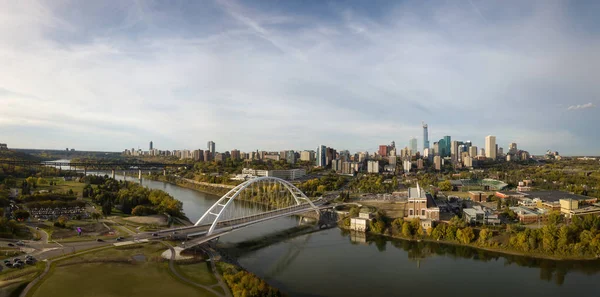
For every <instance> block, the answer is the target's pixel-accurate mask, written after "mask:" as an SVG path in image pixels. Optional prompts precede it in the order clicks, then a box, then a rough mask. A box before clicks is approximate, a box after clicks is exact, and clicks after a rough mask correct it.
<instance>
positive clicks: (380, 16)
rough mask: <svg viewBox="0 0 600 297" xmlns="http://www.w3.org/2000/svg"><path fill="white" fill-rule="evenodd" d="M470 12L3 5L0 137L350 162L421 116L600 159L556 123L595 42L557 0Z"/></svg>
mask: <svg viewBox="0 0 600 297" xmlns="http://www.w3.org/2000/svg"><path fill="white" fill-rule="evenodd" d="M434 2H435V1H434ZM469 2H470V3H466V2H464V4H463V5H456V4H454V3H449V2H446V1H440V2H439V3H432V5H425V4H423V3H422V2H421V1H410V0H409V1H403V2H390V4H387V5H386V6H385V7H381V8H377V9H374V8H371V9H369V10H361V9H359V8H357V7H355V6H353V5H346V4H331V5H327V6H318V7H317V6H310V5H300V6H294V5H295V4H293V3H291V1H282V2H274V4H269V5H262V4H260V3H253V2H236V1H232V0H219V1H215V2H214V3H212V4H211V3H209V2H203V3H202V4H198V5H196V7H194V6H195V4H194V3H193V1H192V2H189V4H188V5H186V6H181V5H166V6H165V7H162V6H160V3H155V4H147V5H146V4H144V3H146V2H137V4H136V3H128V2H127V1H119V2H115V3H118V5H117V4H110V3H109V4H106V5H104V4H103V5H96V4H94V2H86V1H83V2H80V1H74V2H70V1H65V2H60V3H58V2H56V1H40V2H34V1H27V2H23V1H17V2H6V3H3V4H0V65H2V71H0V105H2V106H3V108H0V119H1V121H0V134H1V135H3V136H2V137H3V139H2V140H3V142H9V143H13V145H12V146H13V147H18V146H24V145H25V144H27V145H29V144H36V143H37V144H38V145H39V146H40V147H46V146H47V145H46V144H48V145H50V144H51V145H55V144H56V143H60V140H64V141H65V142H68V141H71V140H72V139H73V141H76V140H77V139H81V141H80V142H78V143H74V144H73V143H64V144H62V145H58V147H67V146H68V147H73V146H75V147H77V148H80V149H94V150H99V149H102V150H113V151H117V150H122V149H123V148H125V147H132V146H134V147H137V146H138V145H140V144H141V145H143V146H145V145H146V143H147V142H148V141H149V140H154V142H155V143H156V145H157V147H159V148H161V149H183V148H190V149H191V148H198V147H200V148H202V147H204V145H205V143H206V141H207V140H214V141H215V142H217V146H218V149H220V150H229V149H233V148H238V149H242V150H255V149H267V150H281V149H288V148H289V149H311V148H314V147H316V146H317V145H318V144H320V143H323V144H327V145H330V146H333V147H336V148H340V149H342V148H343V149H350V150H355V149H363V148H376V147H377V145H378V144H381V143H389V142H390V141H391V140H395V141H396V143H398V144H399V145H402V146H404V145H405V143H407V141H408V139H409V138H410V136H412V135H421V132H420V123H421V121H422V120H424V121H426V122H427V123H428V124H429V127H430V129H429V132H430V139H439V138H441V137H442V136H444V135H452V136H453V139H464V140H466V139H470V140H472V141H473V142H474V144H478V145H479V146H482V145H483V137H484V136H485V135H488V134H497V135H498V136H499V139H498V141H499V142H503V143H504V142H506V143H508V141H505V139H506V140H508V139H513V138H517V137H525V138H526V137H527V135H524V134H523V133H522V132H521V131H528V133H537V135H548V134H549V133H552V131H556V130H558V129H565V132H564V133H565V134H567V133H568V135H569V137H570V139H571V140H572V141H573V142H575V141H580V140H583V141H584V142H581V144H582V145H581V146H578V147H581V148H585V149H589V150H590V151H597V150H598V149H600V143H598V140H594V139H591V138H589V137H586V134H587V133H586V131H585V129H587V128H586V127H587V126H594V125H598V124H600V120H599V119H597V118H595V117H592V116H591V115H586V114H585V113H582V114H581V116H582V117H584V118H583V119H584V120H585V121H583V122H586V123H587V125H582V124H580V123H581V122H582V121H570V120H568V119H565V120H563V121H556V118H558V117H563V116H564V117H568V113H564V112H563V111H564V109H565V107H566V106H570V105H572V107H573V108H569V110H572V109H581V108H584V107H577V106H579V105H577V103H578V102H588V101H589V102H595V101H594V100H595V98H598V96H600V88H599V87H598V85H597V83H596V82H595V81H594V79H593V78H594V77H598V76H599V75H600V71H599V69H600V60H598V59H597V57H596V56H597V52H598V51H600V42H598V41H597V39H596V38H592V37H593V36H592V37H590V36H588V35H586V34H585V30H583V29H584V28H581V27H578V28H579V29H578V30H576V31H574V30H573V29H572V28H573V27H572V23H573V21H574V20H576V21H579V19H574V18H573V17H572V16H569V15H565V13H564V12H565V11H568V10H567V9H565V7H564V5H563V4H562V3H561V2H557V3H554V2H553V3H548V1H539V2H535V1H525V2H522V1H515V2H513V4H514V5H506V4H502V5H499V4H495V3H493V2H485V1H475V2H471V1H469ZM73 6H77V7H73ZM41 8H43V9H41ZM75 8H76V9H75ZM72 11H77V12H78V13H76V14H74V13H72ZM316 12H319V13H316ZM482 12H483V13H485V17H484V15H483V14H482ZM34 13H35V14H34ZM590 17H591V18H592V19H590V21H593V15H592V16H590ZM577 24H580V23H579V22H578V23H577ZM596 25H597V24H596ZM578 26H580V25H578ZM581 26H583V25H581ZM590 34H591V33H590ZM570 98H577V100H578V102H577V101H574V99H570ZM557 104H564V105H563V106H561V107H557ZM581 106H585V104H584V105H581ZM490 118H493V119H494V120H493V121H490V120H489V119H490ZM18 127H21V128H23V129H29V130H35V129H37V130H38V131H41V132H40V133H39V134H36V135H35V136H30V135H29V134H28V133H21V134H16V133H14V131H15V130H14V129H16V128H18ZM524 127H526V129H524ZM50 129H51V130H52V137H50V136H44V135H45V134H46V133H44V132H46V131H49V130H50ZM29 130H28V131H29ZM111 133H114V134H112V135H111ZM90 135H101V137H98V136H95V137H90ZM515 135H517V136H515ZM542 142H543V141H542ZM419 143H421V140H420V139H419ZM38 145H36V146H38ZM536 145H537V144H536V142H531V143H527V146H526V147H523V149H529V150H531V151H532V152H536V150H538V151H539V152H543V151H545V149H547V147H546V146H547V145H545V144H543V143H541V144H539V147H536ZM552 145H553V148H554V145H555V144H552ZM556 145H561V144H560V143H558V144H556ZM562 145H564V146H565V147H564V148H561V147H556V148H555V149H556V150H560V151H561V152H562V151H567V150H568V149H573V148H572V147H569V146H568V143H567V142H564V143H563V144H562ZM582 153H584V152H582Z"/></svg>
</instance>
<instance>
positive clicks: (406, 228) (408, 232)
mask: <svg viewBox="0 0 600 297" xmlns="http://www.w3.org/2000/svg"><path fill="white" fill-rule="evenodd" d="M402 235H403V236H404V237H412V235H413V234H412V228H411V226H410V223H409V222H404V223H403V224H402Z"/></svg>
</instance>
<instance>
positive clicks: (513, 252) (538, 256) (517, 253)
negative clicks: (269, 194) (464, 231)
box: [338, 225, 600, 261]
mask: <svg viewBox="0 0 600 297" xmlns="http://www.w3.org/2000/svg"><path fill="white" fill-rule="evenodd" d="M338 227H339V228H340V229H344V230H347V231H352V230H351V229H350V228H348V227H345V226H342V225H338ZM365 233H366V234H368V235H371V236H380V237H383V238H389V239H399V240H406V241H411V242H430V243H439V244H446V245H452V246H460V247H469V248H473V249H477V250H483V251H487V252H493V253H498V254H502V255H511V256H520V257H528V258H534V259H542V260H553V261H596V260H599V259H600V256H598V257H591V256H590V257H584V256H572V257H557V256H552V255H547V254H540V253H527V252H522V251H518V250H513V249H506V248H502V247H492V246H481V245H478V244H472V243H470V244H464V243H460V242H456V241H450V240H443V239H433V238H429V237H426V236H423V237H419V238H409V237H403V236H397V235H391V234H380V233H375V232H365Z"/></svg>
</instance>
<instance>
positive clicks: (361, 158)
mask: <svg viewBox="0 0 600 297" xmlns="http://www.w3.org/2000/svg"><path fill="white" fill-rule="evenodd" d="M368 159H369V152H360V153H358V162H364V161H366V160H368Z"/></svg>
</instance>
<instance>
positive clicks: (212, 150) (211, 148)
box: [206, 140, 215, 157]
mask: <svg viewBox="0 0 600 297" xmlns="http://www.w3.org/2000/svg"><path fill="white" fill-rule="evenodd" d="M206 147H207V151H208V152H209V153H210V155H211V156H212V157H214V156H215V143H214V142H213V141H212V140H211V141H209V142H208V143H207V144H206Z"/></svg>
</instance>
